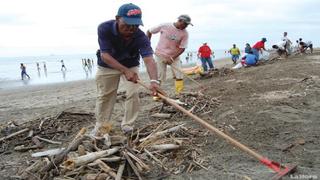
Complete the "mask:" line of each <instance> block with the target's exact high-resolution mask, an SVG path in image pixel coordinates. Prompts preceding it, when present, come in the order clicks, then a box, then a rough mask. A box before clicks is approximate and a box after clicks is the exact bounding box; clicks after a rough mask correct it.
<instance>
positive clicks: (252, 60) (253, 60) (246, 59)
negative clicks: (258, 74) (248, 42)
mask: <svg viewBox="0 0 320 180" xmlns="http://www.w3.org/2000/svg"><path fill="white" fill-rule="evenodd" d="M257 62H258V59H257V56H255V55H254V54H253V53H252V52H251V51H250V52H249V53H248V54H246V55H245V56H243V57H242V58H241V64H242V65H243V66H245V67H248V66H255V65H257Z"/></svg>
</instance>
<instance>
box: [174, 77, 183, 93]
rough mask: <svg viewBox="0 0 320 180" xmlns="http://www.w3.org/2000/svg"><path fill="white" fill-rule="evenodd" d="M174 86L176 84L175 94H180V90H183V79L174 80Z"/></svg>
mask: <svg viewBox="0 0 320 180" xmlns="http://www.w3.org/2000/svg"><path fill="white" fill-rule="evenodd" d="M175 86H176V94H180V93H181V91H182V90H183V88H184V87H183V80H182V79H179V80H176V82H175Z"/></svg>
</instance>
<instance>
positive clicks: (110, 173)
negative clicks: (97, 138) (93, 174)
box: [96, 159, 117, 178]
mask: <svg viewBox="0 0 320 180" xmlns="http://www.w3.org/2000/svg"><path fill="white" fill-rule="evenodd" d="M96 162H97V164H98V166H99V167H100V168H101V169H102V170H103V171H104V172H105V173H108V174H109V175H110V176H112V177H113V178H116V177H117V174H116V173H115V172H113V170H112V169H111V168H110V167H109V166H108V165H107V164H106V163H104V162H103V161H101V160H100V159H97V160H96Z"/></svg>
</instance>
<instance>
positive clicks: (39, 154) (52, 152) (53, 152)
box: [31, 148, 65, 157]
mask: <svg viewBox="0 0 320 180" xmlns="http://www.w3.org/2000/svg"><path fill="white" fill-rule="evenodd" d="M63 150H65V148H56V149H49V150H46V151H41V152H36V153H33V154H31V157H42V156H53V155H57V154H60V153H62V152H63Z"/></svg>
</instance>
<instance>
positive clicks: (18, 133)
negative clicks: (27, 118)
mask: <svg viewBox="0 0 320 180" xmlns="http://www.w3.org/2000/svg"><path fill="white" fill-rule="evenodd" d="M27 131H29V128H25V129H22V130H20V131H17V132H14V133H12V134H9V135H8V136H5V137H2V138H0V142H1V141H4V140H6V139H10V138H12V137H14V136H17V135H20V134H22V133H25V132H27Z"/></svg>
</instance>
